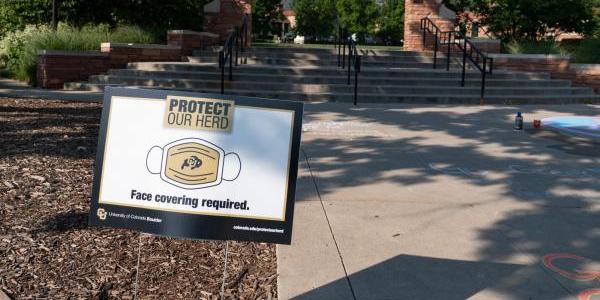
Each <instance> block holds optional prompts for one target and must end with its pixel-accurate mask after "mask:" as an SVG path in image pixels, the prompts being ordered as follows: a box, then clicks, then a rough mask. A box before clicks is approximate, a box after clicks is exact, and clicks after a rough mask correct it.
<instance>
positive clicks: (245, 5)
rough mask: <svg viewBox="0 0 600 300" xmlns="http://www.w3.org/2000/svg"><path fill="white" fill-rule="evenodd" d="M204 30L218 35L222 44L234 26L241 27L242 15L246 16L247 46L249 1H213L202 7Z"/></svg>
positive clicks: (250, 17)
mask: <svg viewBox="0 0 600 300" xmlns="http://www.w3.org/2000/svg"><path fill="white" fill-rule="evenodd" d="M204 12H205V23H204V30H205V31H208V32H213V33H216V34H218V35H219V40H220V41H221V42H224V41H225V39H226V38H227V35H228V34H229V32H230V31H231V30H233V28H234V27H235V26H241V25H242V24H241V22H242V18H243V17H244V14H247V15H248V38H247V40H248V46H249V44H250V40H251V36H252V1H251V0H214V1H212V2H210V3H209V4H207V5H206V6H205V7H204Z"/></svg>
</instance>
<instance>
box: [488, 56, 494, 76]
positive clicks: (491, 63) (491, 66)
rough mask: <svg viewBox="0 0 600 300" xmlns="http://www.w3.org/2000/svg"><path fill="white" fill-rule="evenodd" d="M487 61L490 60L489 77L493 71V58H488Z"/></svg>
mask: <svg viewBox="0 0 600 300" xmlns="http://www.w3.org/2000/svg"><path fill="white" fill-rule="evenodd" d="M489 59H490V75H491V74H492V72H493V70H494V58H493V57H490V58H489Z"/></svg>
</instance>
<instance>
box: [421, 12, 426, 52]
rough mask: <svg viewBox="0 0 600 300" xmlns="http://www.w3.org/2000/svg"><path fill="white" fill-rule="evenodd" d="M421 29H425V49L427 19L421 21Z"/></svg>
mask: <svg viewBox="0 0 600 300" xmlns="http://www.w3.org/2000/svg"><path fill="white" fill-rule="evenodd" d="M421 28H422V29H423V48H425V43H426V42H427V41H426V37H425V34H426V31H425V30H426V28H427V19H422V20H421Z"/></svg>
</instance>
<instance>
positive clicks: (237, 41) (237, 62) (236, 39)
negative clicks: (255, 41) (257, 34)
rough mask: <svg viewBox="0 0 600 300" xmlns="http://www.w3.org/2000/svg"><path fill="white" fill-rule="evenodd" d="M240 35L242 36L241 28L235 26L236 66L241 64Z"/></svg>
mask: <svg viewBox="0 0 600 300" xmlns="http://www.w3.org/2000/svg"><path fill="white" fill-rule="evenodd" d="M239 36H240V28H239V27H238V26H235V45H234V47H235V66H236V67H237V66H238V65H239V55H238V51H239V47H240V43H239V42H240V41H239Z"/></svg>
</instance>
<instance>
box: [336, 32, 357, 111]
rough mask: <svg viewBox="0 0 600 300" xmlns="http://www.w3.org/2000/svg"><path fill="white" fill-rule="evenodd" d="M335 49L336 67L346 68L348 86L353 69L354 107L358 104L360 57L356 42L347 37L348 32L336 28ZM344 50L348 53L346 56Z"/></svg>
mask: <svg viewBox="0 0 600 300" xmlns="http://www.w3.org/2000/svg"><path fill="white" fill-rule="evenodd" d="M335 47H336V48H337V61H338V67H341V68H342V69H346V67H348V80H347V83H346V84H348V85H350V78H351V76H352V69H353V68H354V105H357V104H358V74H359V73H360V67H361V62H362V57H361V56H360V54H359V52H358V47H357V44H356V41H354V39H353V38H352V37H351V36H349V35H348V30H347V29H345V28H342V27H338V36H337V38H336V45H335ZM346 49H347V50H348V53H347V54H346ZM346 56H348V59H347V61H348V63H347V65H346Z"/></svg>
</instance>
